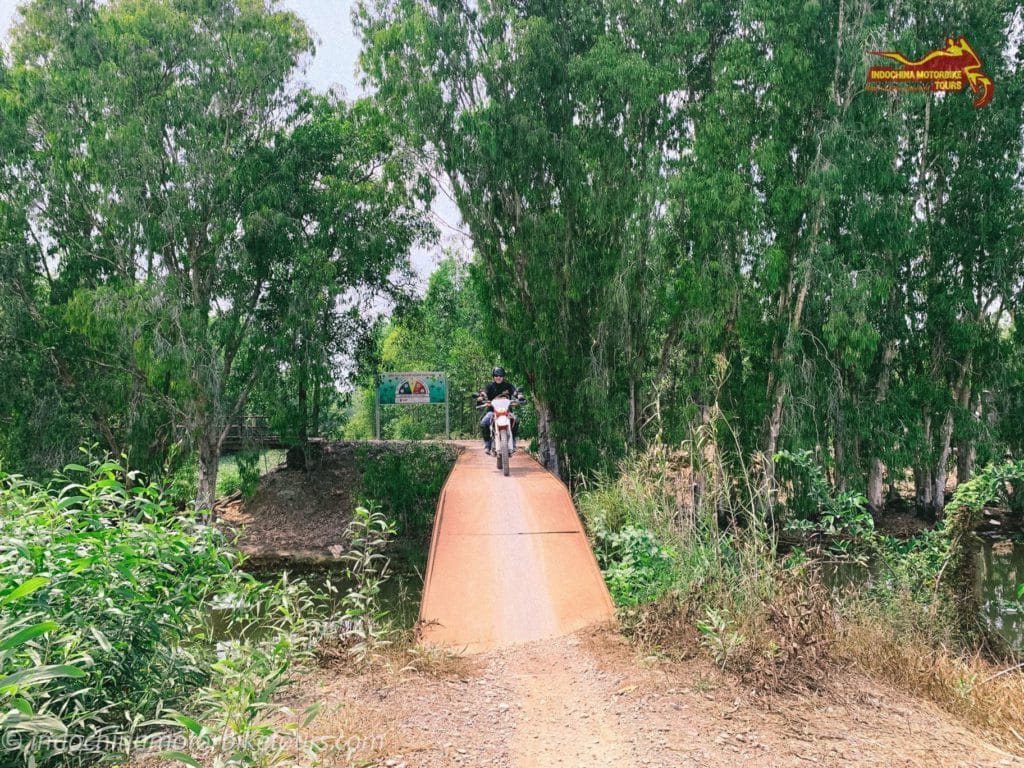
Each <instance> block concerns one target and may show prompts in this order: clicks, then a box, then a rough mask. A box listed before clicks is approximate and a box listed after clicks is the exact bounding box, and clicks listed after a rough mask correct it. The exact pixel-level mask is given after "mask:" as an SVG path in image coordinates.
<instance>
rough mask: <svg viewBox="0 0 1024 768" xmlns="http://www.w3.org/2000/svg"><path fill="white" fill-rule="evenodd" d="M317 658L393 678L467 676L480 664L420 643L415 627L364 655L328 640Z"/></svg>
mask: <svg viewBox="0 0 1024 768" xmlns="http://www.w3.org/2000/svg"><path fill="white" fill-rule="evenodd" d="M317 660H318V662H319V664H320V666H321V667H324V668H328V669H336V670H339V671H343V672H345V673H346V674H353V675H361V674H368V675H381V676H384V677H386V678H392V679H395V678H399V677H402V676H404V675H409V674H415V675H421V676H423V677H428V678H434V679H438V680H446V679H450V678H453V677H457V678H465V677H469V676H471V675H474V674H476V672H477V670H478V667H479V663H478V662H477V661H476V660H474V659H473V658H471V657H467V656H461V655H459V654H458V653H455V652H453V651H450V650H448V649H445V648H437V647H434V646H429V645H422V644H420V643H419V642H417V639H416V633H415V631H413V630H409V631H405V632H401V633H396V634H395V635H394V636H393V637H392V639H391V641H390V642H389V643H387V644H382V645H379V646H377V647H376V648H374V649H373V651H372V652H371V653H368V654H366V655H365V656H356V655H353V654H352V653H351V652H350V648H349V647H348V646H346V645H345V644H343V643H341V642H340V641H339V642H335V641H326V642H323V643H322V644H321V646H320V648H319V649H318V655H317Z"/></svg>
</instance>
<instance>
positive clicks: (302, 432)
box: [296, 366, 309, 445]
mask: <svg viewBox="0 0 1024 768" xmlns="http://www.w3.org/2000/svg"><path fill="white" fill-rule="evenodd" d="M296 438H297V439H298V442H299V445H305V444H306V443H308V442H309V388H308V387H307V386H306V371H305V366H303V370H302V372H301V373H300V374H299V430H298V434H297V435H296Z"/></svg>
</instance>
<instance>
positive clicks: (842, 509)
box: [577, 410, 1024, 752]
mask: <svg viewBox="0 0 1024 768" xmlns="http://www.w3.org/2000/svg"><path fill="white" fill-rule="evenodd" d="M731 438H732V436H731V432H730V430H729V428H728V425H727V424H725V423H723V422H722V420H721V419H720V417H719V416H718V415H717V413H716V412H715V411H714V410H712V412H711V414H710V418H709V420H708V423H707V424H705V425H704V426H702V427H701V428H700V429H699V430H697V432H696V433H695V434H694V437H693V439H692V440H691V441H689V442H688V443H686V444H684V445H683V446H681V447H680V448H679V449H676V450H669V449H667V448H665V447H664V446H656V447H654V448H652V449H650V450H649V451H648V452H647V453H645V454H643V455H636V456H632V457H630V458H628V459H627V460H625V461H624V462H623V463H622V465H621V466H620V468H619V473H618V475H617V476H615V477H604V478H599V479H597V480H594V481H591V482H590V483H588V484H586V486H585V487H584V488H583V489H582V490H581V492H580V493H579V495H578V498H577V502H578V506H579V509H580V511H581V513H582V515H583V517H584V520H585V522H586V525H587V528H588V531H589V532H590V535H591V537H592V538H593V540H594V543H595V549H596V550H597V552H598V556H599V560H601V565H602V569H603V571H604V573H605V577H606V580H608V583H609V586H610V587H611V588H612V592H613V595H614V596H615V598H616V602H617V604H618V605H619V607H620V615H621V617H622V619H623V624H624V626H625V627H626V629H627V631H629V632H631V633H632V634H633V636H634V637H635V639H636V640H637V641H638V642H640V643H642V644H645V645H648V646H656V647H658V648H660V649H662V650H665V651H669V652H672V651H674V652H680V653H686V654H689V653H693V652H694V650H695V649H698V648H699V649H702V651H703V652H705V653H707V654H709V655H710V656H711V658H713V659H714V660H715V661H716V662H717V663H718V664H719V665H721V666H722V667H723V668H725V669H727V670H732V671H733V672H735V673H737V674H739V675H740V676H741V677H742V679H743V680H745V681H746V682H748V683H749V684H750V685H751V687H752V688H754V689H755V690H772V691H774V690H785V689H787V688H793V687H807V686H816V685H820V684H821V683H822V682H823V681H827V680H828V679H829V677H830V676H829V674H828V673H829V672H830V671H831V670H832V669H834V668H835V667H837V666H841V667H846V666H850V665H855V666H857V667H859V668H861V669H862V670H864V671H865V672H867V673H869V674H871V675H872V676H875V677H877V678H879V679H881V680H883V681H885V682H888V683H890V684H893V685H896V686H898V687H899V688H901V689H903V690H905V691H907V692H909V693H911V694H915V695H920V696H922V697H925V698H928V699H930V700H932V701H934V702H936V703H938V704H939V705H941V706H942V707H944V708H946V709H947V710H949V711H951V712H953V713H955V714H957V715H960V716H962V717H963V718H965V719H966V720H967V721H969V722H971V723H974V724H975V725H976V726H978V727H980V728H982V729H984V730H985V732H986V733H987V734H988V735H989V736H990V737H991V738H993V739H995V740H997V741H998V742H1000V743H1001V744H1003V745H1005V746H1007V747H1008V748H1011V749H1013V750H1014V751H1017V752H1024V674H1022V673H1021V670H1020V668H1019V667H1017V666H1016V665H1015V664H1014V663H1012V662H1002V663H998V662H994V661H993V660H992V659H991V658H989V657H985V656H983V655H981V654H980V653H978V652H976V650H975V648H976V646H972V645H971V644H970V642H969V638H968V637H966V636H965V635H964V634H963V632H962V629H961V628H962V626H963V617H962V615H961V614H962V611H963V605H962V604H961V603H962V601H961V600H960V599H958V595H959V593H958V590H957V589H950V588H948V587H947V586H946V582H947V581H948V573H949V568H950V566H949V563H950V562H951V553H952V552H955V551H956V547H957V546H959V545H960V544H962V542H960V541H959V539H960V538H962V536H960V535H959V534H956V533H955V532H954V529H955V526H953V525H952V524H950V526H949V528H950V529H949V530H938V531H934V532H930V533H928V534H926V535H924V536H922V537H920V538H918V539H916V540H913V541H910V542H898V541H896V540H893V539H887V538H883V537H878V536H877V535H876V534H875V533H874V530H873V527H872V526H870V525H867V524H866V523H865V522H864V521H862V520H861V517H860V505H859V504H858V503H857V499H852V500H851V499H848V498H846V497H842V496H840V495H837V496H836V497H834V498H832V497H828V498H826V497H825V496H824V495H823V492H822V489H820V488H819V489H818V492H817V493H816V494H815V495H814V498H811V499H796V498H795V497H793V494H794V493H795V491H794V487H793V486H790V487H788V488H786V489H784V490H785V492H784V493H782V494H780V495H778V496H776V495H775V494H772V493H769V489H767V488H765V487H764V486H763V485H761V484H760V480H759V478H760V477H762V476H763V473H761V472H760V471H758V470H755V468H754V467H751V466H750V465H749V464H747V463H745V462H744V461H743V460H742V459H741V458H740V451H739V449H738V447H737V446H736V443H735V441H733V440H732V439H731ZM723 446H728V448H726V447H723ZM796 458H797V459H800V460H799V461H798V462H796V463H798V464H799V466H798V469H799V470H800V471H801V472H804V473H805V474H806V473H807V472H811V473H812V475H813V473H815V472H820V468H817V467H810V466H809V465H808V464H807V462H806V461H803V460H802V458H801V457H800V456H796ZM803 458H806V457H803ZM753 461H754V463H755V464H757V462H758V461H759V459H758V457H755V458H754V460H753ZM1007 472H1008V471H1003V470H1000V471H998V472H995V474H994V475H993V476H994V477H997V478H1003V477H1005V476H1007ZM1014 476H1016V475H1014ZM808 477H811V476H810V475H808ZM811 479H812V480H813V479H814V478H813V477H811ZM979 483H980V485H983V486H985V487H988V486H992V487H993V488H996V489H997V490H1000V489H1002V490H1005V489H1006V488H1008V487H1009V484H1008V483H1005V482H996V483H986V482H984V481H983V480H979ZM787 492H788V494H789V496H790V497H793V498H789V499H787V498H786V493H787ZM779 498H782V500H783V502H787V501H788V502H794V501H798V502H801V503H798V504H790V507H792V508H790V507H787V506H786V505H785V503H780V502H779V500H778V499H779ZM971 498H972V504H973V505H974V506H978V504H979V503H981V504H983V503H984V501H981V502H979V501H978V500H977V499H974V498H973V497H971ZM956 503H958V502H957V500H956V499H954V500H953V502H951V505H955V504H956ZM791 519H796V520H799V521H804V522H806V523H807V524H806V525H802V526H791V525H790V520H791ZM822 521H824V522H822ZM795 529H796V530H799V529H807V530H809V531H811V532H812V534H813V537H814V539H813V540H814V541H817V542H818V543H819V544H820V548H819V550H818V551H819V552H820V553H821V554H822V555H824V556H826V557H829V558H831V557H834V556H835V553H836V551H837V548H835V547H834V546H831V543H830V542H829V541H828V540H827V534H828V533H829V532H832V533H834V534H835V535H836V538H837V539H841V540H843V541H844V542H846V543H848V544H850V545H851V546H850V547H846V546H844V547H842V548H839V550H838V551H840V552H843V551H845V550H850V551H855V552H856V553H857V554H858V556H860V555H864V554H865V553H870V555H871V558H872V560H873V564H874V565H873V572H874V575H873V576H872V577H871V578H869V579H867V580H865V581H863V582H860V583H856V584H854V585H850V586H847V587H846V588H844V589H842V590H839V589H836V590H834V591H833V590H831V589H828V588H826V587H825V585H824V583H823V580H822V577H821V569H820V568H819V567H818V563H817V562H816V561H815V560H814V559H813V558H812V557H810V556H809V555H808V552H809V551H811V550H808V552H805V551H802V550H799V549H787V548H786V547H784V546H782V545H780V543H779V540H778V537H777V535H776V532H777V531H785V532H790V531H792V530H795ZM623 532H643V533H644V534H645V535H646V536H648V537H649V538H650V540H651V541H653V542H654V544H655V545H656V546H657V547H658V549H659V551H660V552H663V553H668V554H669V555H670V559H669V561H668V562H666V563H664V565H663V568H662V573H661V576H664V575H665V574H669V575H670V578H667V579H665V578H662V579H660V580H658V579H652V578H651V576H650V573H645V572H644V571H643V570H642V569H633V570H631V571H630V572H629V575H631V576H632V577H633V578H634V582H637V581H639V583H634V584H633V585H632V586H631V587H629V586H627V587H623V586H622V585H621V584H616V579H618V578H621V571H619V570H617V568H618V567H619V566H620V565H621V564H622V563H623V562H626V561H628V559H629V553H627V552H624V551H613V552H610V553H609V552H608V551H607V548H606V549H605V555H606V556H605V557H604V558H602V556H601V553H602V546H603V542H604V541H606V540H608V539H609V537H614V536H615V535H620V536H621V534H622V533H623ZM629 539H630V540H644V539H643V537H640V536H639V535H638V534H636V533H631V534H630V537H629ZM634 554H635V553H634ZM609 555H610V556H609ZM616 557H618V561H616V560H615V558H616ZM652 586H656V587H657V589H650V587H652ZM638 594H641V595H643V599H640V600H634V599H632V598H634V597H636V596H637V595H638Z"/></svg>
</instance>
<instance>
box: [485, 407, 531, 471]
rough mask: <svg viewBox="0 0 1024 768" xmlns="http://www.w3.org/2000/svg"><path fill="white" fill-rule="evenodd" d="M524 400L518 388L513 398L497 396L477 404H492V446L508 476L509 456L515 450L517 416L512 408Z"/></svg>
mask: <svg viewBox="0 0 1024 768" xmlns="http://www.w3.org/2000/svg"><path fill="white" fill-rule="evenodd" d="M524 402H526V399H525V398H524V397H523V394H522V391H521V390H518V389H517V390H516V391H515V393H514V396H513V397H511V398H509V397H496V398H494V399H493V400H491V401H490V402H487V401H484V402H483V403H481V405H479V406H477V407H478V408H487V407H488V406H490V408H491V410H493V411H494V415H493V416H492V417H491V447H492V448H493V449H494V453H495V455H496V456H497V457H498V469H500V470H501V473H502V474H503V475H505V476H506V477H508V473H509V457H510V456H511V455H512V453H513V451H514V450H515V435H514V434H513V431H514V430H515V428H516V423H515V422H516V418H515V416H513V415H512V408H513V406H516V405H521V404H522V403H524Z"/></svg>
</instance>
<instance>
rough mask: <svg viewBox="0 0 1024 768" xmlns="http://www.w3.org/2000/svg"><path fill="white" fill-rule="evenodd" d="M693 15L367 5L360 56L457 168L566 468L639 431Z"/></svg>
mask: <svg viewBox="0 0 1024 768" xmlns="http://www.w3.org/2000/svg"><path fill="white" fill-rule="evenodd" d="M634 10H635V9H634ZM681 14H683V11H681V10H679V9H675V8H674V7H665V8H662V9H654V8H650V9H646V10H645V11H644V12H642V13H638V12H631V13H626V12H625V9H623V8H620V7H619V6H618V5H617V4H616V3H598V4H596V5H595V4H594V3H580V2H570V3H564V2H537V3H529V4H526V5H522V4H516V3H508V2H499V3H492V4H487V5H484V6H479V7H478V6H475V5H472V4H469V3H439V4H434V3H429V2H425V1H422V0H396V1H395V2H378V3H369V2H367V3H364V4H363V5H361V6H360V17H359V25H360V28H361V30H362V33H363V36H364V41H365V46H366V47H365V51H364V54H363V59H362V61H363V66H364V68H365V69H366V71H367V72H368V74H369V76H370V79H371V81H372V82H373V83H374V85H375V86H376V87H377V88H378V89H379V93H380V96H381V98H382V99H383V100H384V102H385V103H387V104H388V105H390V108H391V109H392V111H393V112H394V113H395V114H400V115H403V116H405V118H406V119H407V121H408V125H409V129H410V137H411V140H412V141H414V142H415V143H416V146H418V147H420V148H422V149H423V150H424V151H429V152H431V153H432V158H433V159H434V160H435V161H436V163H437V164H438V165H439V166H440V168H441V169H442V170H443V171H444V172H445V173H446V175H447V177H448V179H449V181H450V182H451V185H452V189H453V191H454V194H455V199H456V201H457V203H458V205H459V209H460V211H461V213H462V218H463V220H464V221H465V222H466V223H467V226H468V228H469V230H470V232H471V234H472V237H473V241H474V246H475V248H476V251H477V254H478V262H477V263H478V266H479V275H480V285H481V288H482V293H483V297H484V301H485V305H486V306H487V307H488V312H487V316H486V318H487V322H488V325H489V328H490V334H489V335H490V340H491V342H492V343H493V345H494V346H495V348H497V349H498V350H500V351H501V352H502V359H504V360H507V361H508V362H509V364H510V365H511V366H512V367H514V368H516V369H518V370H521V371H523V372H524V374H525V377H526V381H527V384H528V385H529V387H530V389H531V390H532V392H533V393H534V395H535V398H536V406H537V412H538V430H539V434H538V440H539V443H540V452H541V457H542V460H543V462H544V463H545V465H546V466H548V467H549V468H550V469H552V470H554V471H556V472H561V473H562V474H563V476H565V477H569V476H570V475H571V474H572V473H573V472H576V471H584V470H587V469H590V468H594V467H597V466H600V465H601V464H606V463H608V462H610V461H611V460H612V459H614V458H615V457H616V456H618V455H621V453H622V451H623V450H624V448H625V446H626V444H627V442H628V441H629V440H630V438H631V437H632V438H634V439H635V435H636V430H635V424H636V422H637V421H638V420H639V411H640V409H639V408H637V407H636V404H637V402H638V401H639V399H640V397H641V395H640V393H639V391H638V390H639V387H640V385H641V383H642V381H641V380H642V376H643V372H644V370H645V364H646V360H647V358H648V355H649V349H648V344H649V342H650V338H651V334H650V331H649V324H650V322H651V319H652V317H653V316H654V314H655V312H654V308H653V307H652V305H651V303H650V302H649V301H648V299H647V295H646V290H647V286H649V285H651V284H652V281H654V280H656V276H657V274H658V271H657V269H654V268H652V266H651V265H650V263H649V261H648V257H649V254H648V251H647V247H648V244H649V243H650V240H651V229H652V227H653V226H654V224H655V222H656V221H657V219H658V210H659V206H658V189H659V187H660V185H661V183H662V181H663V179H662V176H661V173H660V172H661V170H662V167H663V157H664V155H665V153H666V151H667V150H668V148H669V147H670V145H671V142H672V140H673V136H674V130H673V129H674V126H673V125H672V124H671V123H670V122H669V121H668V119H667V117H668V115H669V114H670V113H671V111H672V108H673V107H672V94H673V93H674V92H677V91H678V89H679V69H680V66H681V62H680V61H679V60H678V58H677V56H676V54H677V53H678V39H679V36H680V35H682V34H684V32H682V31H681V30H682V29H683V26H682V24H681V18H682V17H681Z"/></svg>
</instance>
